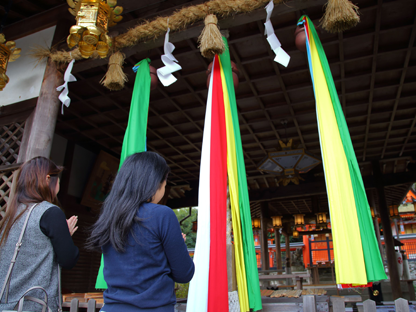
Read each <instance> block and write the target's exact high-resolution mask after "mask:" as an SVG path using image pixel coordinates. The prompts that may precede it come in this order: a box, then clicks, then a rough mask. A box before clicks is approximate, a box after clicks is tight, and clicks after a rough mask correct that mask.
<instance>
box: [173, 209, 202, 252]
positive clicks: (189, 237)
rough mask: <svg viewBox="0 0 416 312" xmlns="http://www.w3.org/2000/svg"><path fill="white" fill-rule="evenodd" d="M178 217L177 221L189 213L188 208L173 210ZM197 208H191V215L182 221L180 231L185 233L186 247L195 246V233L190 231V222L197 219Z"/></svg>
mask: <svg viewBox="0 0 416 312" xmlns="http://www.w3.org/2000/svg"><path fill="white" fill-rule="evenodd" d="M173 211H174V212H175V214H176V217H177V218H178V221H181V220H182V219H183V218H185V217H186V216H187V215H188V214H189V208H181V209H174V210H173ZM197 215H198V209H197V208H192V215H191V216H190V217H189V218H187V219H186V220H185V221H183V222H182V225H181V229H182V233H184V234H186V246H187V247H188V248H195V242H196V233H194V232H192V225H193V224H192V222H194V221H196V220H197Z"/></svg>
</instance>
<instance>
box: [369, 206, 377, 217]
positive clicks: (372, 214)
mask: <svg viewBox="0 0 416 312" xmlns="http://www.w3.org/2000/svg"><path fill="white" fill-rule="evenodd" d="M370 211H371V217H372V218H373V219H374V218H375V217H376V214H375V212H374V208H373V207H370Z"/></svg>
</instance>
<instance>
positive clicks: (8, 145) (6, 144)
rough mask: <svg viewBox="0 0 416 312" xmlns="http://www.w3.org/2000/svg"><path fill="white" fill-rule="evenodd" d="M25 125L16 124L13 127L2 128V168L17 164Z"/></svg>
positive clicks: (0, 152)
mask: <svg viewBox="0 0 416 312" xmlns="http://www.w3.org/2000/svg"><path fill="white" fill-rule="evenodd" d="M24 124H25V123H24V122H22V123H17V122H15V123H12V124H11V125H8V126H3V127H2V129H1V130H2V134H1V137H0V166H1V165H12V164H15V163H16V162H17V156H18V155H19V149H20V142H21V141H22V137H23V130H24V129H23V127H24Z"/></svg>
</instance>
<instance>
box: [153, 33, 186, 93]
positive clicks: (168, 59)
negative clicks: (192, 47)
mask: <svg viewBox="0 0 416 312" xmlns="http://www.w3.org/2000/svg"><path fill="white" fill-rule="evenodd" d="M169 32H170V28H168V31H167V32H166V35H165V44H164V52H165V54H164V55H162V57H161V59H162V62H163V64H165V66H163V67H161V68H159V69H158V70H157V71H156V72H157V77H158V78H159V80H160V82H161V83H162V84H163V85H164V86H165V87H167V86H170V85H171V84H172V83H174V82H175V81H176V80H177V79H176V77H175V76H173V75H172V73H173V72H176V71H178V70H181V69H182V67H181V66H180V65H179V64H178V60H177V59H176V58H175V57H174V56H173V54H172V52H173V50H175V46H174V45H173V43H171V42H169Z"/></svg>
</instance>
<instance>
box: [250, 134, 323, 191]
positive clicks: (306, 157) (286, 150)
mask: <svg viewBox="0 0 416 312" xmlns="http://www.w3.org/2000/svg"><path fill="white" fill-rule="evenodd" d="M279 145H280V147H279V149H280V150H279V151H277V152H270V153H268V155H267V157H266V158H264V159H263V160H262V161H261V162H260V164H259V165H258V167H257V169H258V170H260V171H265V172H270V173H274V174H277V175H279V176H280V178H279V184H280V183H282V185H283V186H286V185H288V184H289V183H290V182H293V183H294V184H296V185H298V184H299V180H303V179H302V178H301V177H300V176H299V174H302V173H307V172H308V171H310V170H311V169H313V168H315V167H316V166H318V165H319V164H320V163H321V161H320V160H319V159H318V158H317V157H316V156H315V155H313V154H311V153H309V152H307V151H306V150H305V149H303V148H296V149H293V139H290V140H289V142H287V143H286V144H285V143H283V141H279Z"/></svg>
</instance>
